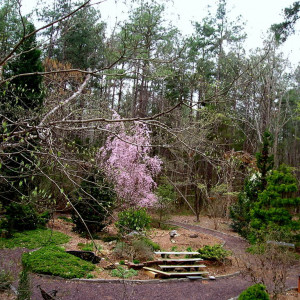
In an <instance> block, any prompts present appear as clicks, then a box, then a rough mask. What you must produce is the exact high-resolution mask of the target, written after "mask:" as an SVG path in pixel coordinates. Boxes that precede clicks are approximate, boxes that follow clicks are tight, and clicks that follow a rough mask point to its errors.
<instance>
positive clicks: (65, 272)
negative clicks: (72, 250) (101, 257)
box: [22, 246, 95, 278]
mask: <svg viewBox="0 0 300 300" xmlns="http://www.w3.org/2000/svg"><path fill="white" fill-rule="evenodd" d="M22 263H23V265H24V266H25V267H26V268H28V269H29V270H30V271H32V272H34V273H39V274H49V275H55V276H60V277H63V278H81V277H84V276H87V274H88V273H89V272H90V271H93V270H94V269H95V265H93V264H92V263H90V262H87V261H84V260H82V259H80V258H78V257H76V256H74V255H71V254H68V253H66V252H65V251H64V249H63V248H61V247H57V246H48V247H44V248H41V249H39V250H37V251H34V252H29V253H24V254H23V256H22Z"/></svg>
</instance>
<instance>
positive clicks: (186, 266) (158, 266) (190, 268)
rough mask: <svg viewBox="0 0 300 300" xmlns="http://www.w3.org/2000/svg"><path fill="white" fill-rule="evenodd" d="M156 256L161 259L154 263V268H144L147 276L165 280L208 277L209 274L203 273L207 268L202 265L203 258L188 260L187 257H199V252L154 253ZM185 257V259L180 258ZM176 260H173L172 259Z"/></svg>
mask: <svg viewBox="0 0 300 300" xmlns="http://www.w3.org/2000/svg"><path fill="white" fill-rule="evenodd" d="M154 253H155V255H159V256H160V257H159V258H158V259H157V260H156V261H153V265H154V266H155V267H154V266H153V267H149V266H144V267H143V269H144V270H145V272H146V274H147V275H148V276H150V277H151V278H156V277H163V278H172V277H176V278H185V277H187V278H190V279H198V278H199V279H201V278H203V276H207V275H208V272H205V271H203V269H204V268H206V266H205V265H203V264H200V262H201V261H202V259H201V258H186V256H191V255H197V254H199V253H198V252H178V251H171V252H162V251H159V252H154ZM183 255H184V256H185V258H178V257H180V256H181V257H182V256H183ZM174 256H175V257H176V258H172V257H174Z"/></svg>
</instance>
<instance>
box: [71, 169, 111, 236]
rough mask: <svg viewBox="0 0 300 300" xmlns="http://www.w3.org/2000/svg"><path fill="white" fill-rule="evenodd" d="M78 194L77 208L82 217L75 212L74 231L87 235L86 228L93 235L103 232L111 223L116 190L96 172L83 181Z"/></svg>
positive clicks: (73, 217) (73, 218)
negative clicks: (110, 217) (110, 218)
mask: <svg viewBox="0 0 300 300" xmlns="http://www.w3.org/2000/svg"><path fill="white" fill-rule="evenodd" d="M77 194H78V199H77V202H76V203H75V208H76V210H77V212H78V213H79V215H80V216H79V215H78V213H77V212H76V211H75V210H74V211H73V213H72V220H73V223H74V224H75V228H74V231H77V232H80V233H87V229H86V226H87V227H88V229H89V231H90V232H91V233H95V232H99V231H101V230H102V229H103V228H104V227H105V226H106V225H108V223H109V216H110V214H111V212H112V209H113V203H114V199H115V192H114V190H113V189H112V187H111V186H110V185H109V184H108V183H107V182H106V181H105V179H104V177H103V175H102V174H101V173H100V172H95V173H94V174H93V175H92V176H90V177H88V178H87V179H85V180H83V181H82V183H81V188H80V189H79V191H78V193H77ZM82 219H83V220H84V222H83V221H82ZM85 224H86V226H85Z"/></svg>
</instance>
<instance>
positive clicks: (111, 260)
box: [48, 218, 238, 280]
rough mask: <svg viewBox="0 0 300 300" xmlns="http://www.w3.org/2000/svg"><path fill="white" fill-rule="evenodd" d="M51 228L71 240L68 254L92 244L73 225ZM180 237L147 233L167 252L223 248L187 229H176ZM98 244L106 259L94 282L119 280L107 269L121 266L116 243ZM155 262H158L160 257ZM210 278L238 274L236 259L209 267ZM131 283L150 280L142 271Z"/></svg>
mask: <svg viewBox="0 0 300 300" xmlns="http://www.w3.org/2000/svg"><path fill="white" fill-rule="evenodd" d="M185 220H186V221H190V222H192V218H188V219H185ZM48 226H49V227H50V228H52V229H53V230H56V231H60V232H63V233H65V234H67V235H69V236H71V239H70V241H69V242H68V243H66V244H64V245H63V246H64V247H65V249H66V250H81V249H80V247H79V246H78V244H79V243H83V244H85V243H90V242H91V241H90V240H89V239H86V238H83V237H80V236H79V235H78V234H77V233H75V232H73V231H72V227H73V225H72V223H68V222H66V221H64V220H62V219H58V218H54V220H53V221H52V222H50V223H49V225H48ZM176 231H177V236H176V237H175V238H174V239H172V240H171V239H170V235H169V233H170V230H161V229H152V230H150V231H149V232H148V233H147V236H148V237H149V238H150V239H151V240H152V241H154V242H155V243H157V244H159V245H160V247H161V249H162V250H164V251H186V249H187V248H188V247H191V248H192V250H194V251H196V250H197V249H199V248H201V247H203V246H205V245H215V244H222V243H223V242H224V241H223V240H222V239H219V238H217V237H213V236H211V235H208V234H204V233H197V234H196V233H194V232H191V231H190V230H187V229H184V228H180V227H178V228H176ZM116 233H117V229H116V228H115V226H114V225H110V226H108V228H106V234H109V235H115V234H116ZM94 241H95V243H96V244H97V245H98V246H100V247H101V251H100V252H99V256H103V257H105V259H104V260H102V261H101V262H100V263H99V264H97V268H96V270H95V271H93V272H92V273H91V274H92V275H93V276H94V278H99V279H100V278H101V279H116V277H112V276H111V275H110V274H111V271H110V270H107V269H106V268H107V267H109V266H113V265H115V264H118V263H119V260H117V259H116V258H115V257H114V256H113V248H114V246H115V242H109V243H105V242H103V241H102V240H97V239H96V240H94ZM156 258H159V257H158V256H157V257H156ZM206 271H208V272H209V275H213V276H216V275H225V274H232V273H234V272H236V271H238V266H237V265H236V263H235V261H234V259H233V258H232V260H230V261H228V263H227V264H226V265H223V266H216V265H209V266H207V270H206ZM130 279H137V280H145V279H150V278H149V277H148V276H147V275H145V274H144V272H143V271H139V273H138V276H134V277H131V278H130Z"/></svg>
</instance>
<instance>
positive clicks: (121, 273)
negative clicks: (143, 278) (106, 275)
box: [111, 267, 138, 278]
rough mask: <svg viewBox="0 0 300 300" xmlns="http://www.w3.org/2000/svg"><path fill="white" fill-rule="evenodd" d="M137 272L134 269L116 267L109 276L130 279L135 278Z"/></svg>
mask: <svg viewBox="0 0 300 300" xmlns="http://www.w3.org/2000/svg"><path fill="white" fill-rule="evenodd" d="M137 275H138V271H137V270H134V269H129V270H128V269H125V268H123V267H117V268H116V269H113V270H112V271H111V276H113V277H119V278H130V277H133V276H137Z"/></svg>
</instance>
